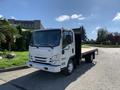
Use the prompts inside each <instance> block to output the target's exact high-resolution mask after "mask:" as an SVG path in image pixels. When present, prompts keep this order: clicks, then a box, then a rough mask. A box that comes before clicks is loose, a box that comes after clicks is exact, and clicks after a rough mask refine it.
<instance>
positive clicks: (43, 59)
mask: <svg viewBox="0 0 120 90" xmlns="http://www.w3.org/2000/svg"><path fill="white" fill-rule="evenodd" d="M75 38H77V39H76V41H75ZM80 59H81V38H80V33H78V34H77V33H76V36H75V32H74V31H73V30H66V29H45V30H35V31H33V32H32V38H31V42H30V45H29V61H28V62H27V66H29V67H33V68H37V69H40V70H43V71H48V72H54V73H55V72H61V71H63V72H65V74H67V75H69V74H71V73H72V72H73V70H74V68H75V65H77V64H79V60H80Z"/></svg>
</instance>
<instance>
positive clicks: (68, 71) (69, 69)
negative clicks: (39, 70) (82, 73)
mask: <svg viewBox="0 0 120 90" xmlns="http://www.w3.org/2000/svg"><path fill="white" fill-rule="evenodd" d="M73 71H74V63H73V60H69V61H68V65H67V67H66V68H65V69H64V70H63V73H64V74H65V75H67V76H68V75H70V74H72V72H73Z"/></svg>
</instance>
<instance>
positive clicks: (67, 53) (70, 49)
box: [61, 30, 75, 68]
mask: <svg viewBox="0 0 120 90" xmlns="http://www.w3.org/2000/svg"><path fill="white" fill-rule="evenodd" d="M74 53H75V51H74V43H73V32H72V31H67V30H66V31H63V35H62V61H61V62H62V63H61V64H62V65H61V66H62V68H63V67H66V66H67V63H68V60H69V58H70V57H71V56H73V55H74Z"/></svg>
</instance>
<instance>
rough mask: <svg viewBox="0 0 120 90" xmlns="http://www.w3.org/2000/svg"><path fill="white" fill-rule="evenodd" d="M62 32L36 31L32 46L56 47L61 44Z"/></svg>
mask: <svg viewBox="0 0 120 90" xmlns="http://www.w3.org/2000/svg"><path fill="white" fill-rule="evenodd" d="M60 36H61V31H60V30H59V29H57V30H44V31H35V32H33V34H32V40H31V45H32V46H39V47H55V46H58V45H59V43H60Z"/></svg>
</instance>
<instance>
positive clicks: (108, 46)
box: [88, 44, 120, 48]
mask: <svg viewBox="0 0 120 90" xmlns="http://www.w3.org/2000/svg"><path fill="white" fill-rule="evenodd" d="M88 46H93V47H102V48H120V45H102V44H88Z"/></svg>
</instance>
